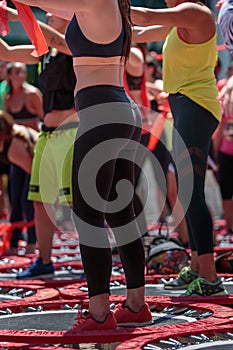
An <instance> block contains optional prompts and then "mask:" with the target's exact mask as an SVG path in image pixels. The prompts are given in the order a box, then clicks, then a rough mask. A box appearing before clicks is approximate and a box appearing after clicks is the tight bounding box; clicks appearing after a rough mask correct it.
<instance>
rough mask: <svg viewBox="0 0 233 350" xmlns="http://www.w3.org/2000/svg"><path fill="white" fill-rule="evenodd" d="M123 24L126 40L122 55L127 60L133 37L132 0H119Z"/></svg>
mask: <svg viewBox="0 0 233 350" xmlns="http://www.w3.org/2000/svg"><path fill="white" fill-rule="evenodd" d="M118 4H119V8H120V12H121V17H122V24H123V28H124V32H125V40H124V45H123V51H122V57H123V58H124V60H125V61H127V59H128V57H129V53H130V47H131V39H132V21H131V18H130V0H118Z"/></svg>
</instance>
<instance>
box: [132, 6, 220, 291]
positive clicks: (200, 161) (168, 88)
mask: <svg viewBox="0 0 233 350" xmlns="http://www.w3.org/2000/svg"><path fill="white" fill-rule="evenodd" d="M166 3H167V7H168V8H165V9H160V10H152V9H146V8H140V7H131V15H132V20H133V23H134V24H136V25H139V26H143V27H135V28H134V35H133V40H134V41H135V42H145V41H162V40H165V42H164V45H163V82H164V91H165V92H167V93H169V104H170V107H171V112H172V115H173V117H174V129H173V150H174V161H175V164H176V168H177V181H178V188H179V197H180V200H181V202H182V205H183V207H184V209H185V210H186V220H187V224H188V231H189V241H190V247H191V250H192V258H191V264H190V266H189V267H185V268H184V269H182V270H181V271H180V273H179V276H178V278H176V279H174V280H173V281H172V282H171V283H168V284H166V285H165V288H166V289H184V288H187V290H186V292H185V295H190V296H195V295H202V296H210V295H220V294H225V293H226V291H225V289H224V287H223V284H222V282H221V279H220V278H218V277H217V274H216V269H215V264H214V256H213V235H212V228H213V224H212V219H211V216H210V213H209V211H208V208H207V206H206V202H205V195H204V182H205V173H206V164H207V157H208V151H209V146H210V141H211V136H212V134H213V132H214V130H215V129H216V127H217V125H218V123H219V120H220V118H221V104H220V102H219V101H217V99H216V97H217V94H218V91H217V88H216V80H215V75H214V68H215V65H216V61H217V48H216V26H215V19H214V16H213V14H212V13H211V11H210V10H209V8H208V7H207V6H206V5H205V4H204V3H201V2H198V1H195V0H194V1H192V2H191V1H183V0H166ZM145 26H146V27H145ZM203 27H205V30H203Z"/></svg>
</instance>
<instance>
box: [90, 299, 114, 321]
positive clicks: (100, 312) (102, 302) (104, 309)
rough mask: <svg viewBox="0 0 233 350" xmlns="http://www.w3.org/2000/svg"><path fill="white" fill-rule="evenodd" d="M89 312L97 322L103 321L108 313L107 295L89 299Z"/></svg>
mask: <svg viewBox="0 0 233 350" xmlns="http://www.w3.org/2000/svg"><path fill="white" fill-rule="evenodd" d="M89 312H90V314H91V316H93V318H94V319H95V320H97V321H100V322H102V321H104V320H105V317H106V315H107V314H108V313H109V312H110V307H109V294H108V293H104V294H99V295H96V296H94V297H91V298H90V301H89Z"/></svg>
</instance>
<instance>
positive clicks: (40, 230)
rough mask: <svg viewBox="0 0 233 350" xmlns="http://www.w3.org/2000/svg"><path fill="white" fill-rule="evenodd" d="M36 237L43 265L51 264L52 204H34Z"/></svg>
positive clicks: (53, 215)
mask: <svg viewBox="0 0 233 350" xmlns="http://www.w3.org/2000/svg"><path fill="white" fill-rule="evenodd" d="M34 208H35V227H36V237H37V241H38V246H39V255H40V257H41V258H42V261H43V264H49V263H50V262H51V251H52V240H53V234H54V228H55V223H56V220H55V212H54V208H53V205H52V204H48V203H41V202H34Z"/></svg>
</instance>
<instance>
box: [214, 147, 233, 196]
mask: <svg viewBox="0 0 233 350" xmlns="http://www.w3.org/2000/svg"><path fill="white" fill-rule="evenodd" d="M218 164H219V185H220V190H221V195H222V199H226V200H227V199H229V200H231V199H232V196H233V181H232V174H233V155H230V154H226V153H222V152H219V153H218Z"/></svg>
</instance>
